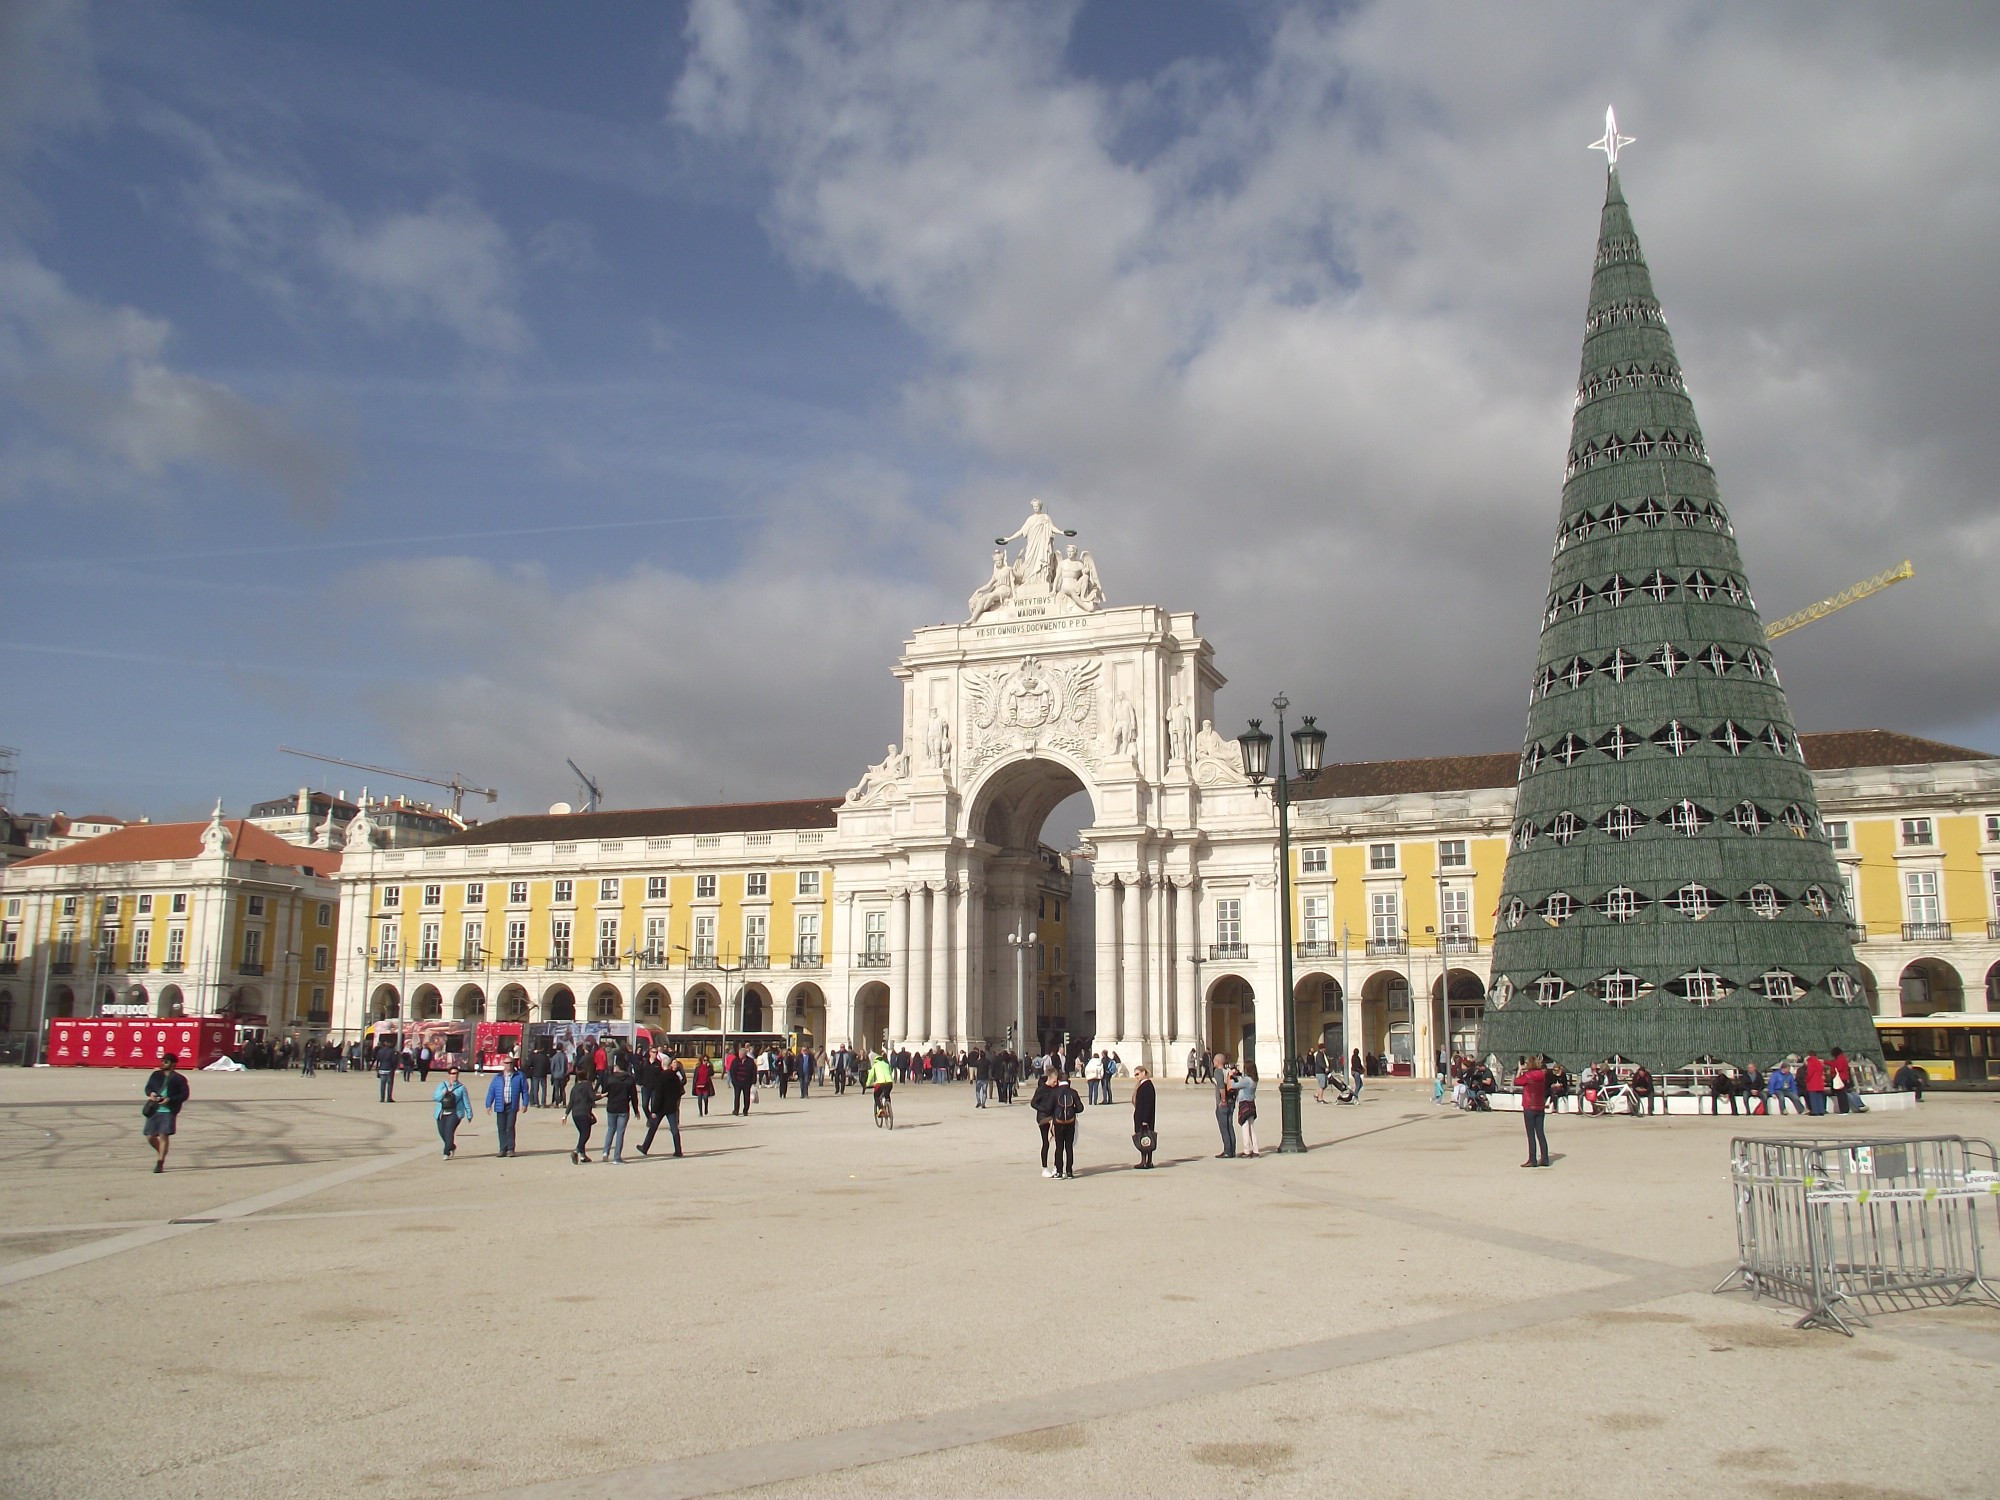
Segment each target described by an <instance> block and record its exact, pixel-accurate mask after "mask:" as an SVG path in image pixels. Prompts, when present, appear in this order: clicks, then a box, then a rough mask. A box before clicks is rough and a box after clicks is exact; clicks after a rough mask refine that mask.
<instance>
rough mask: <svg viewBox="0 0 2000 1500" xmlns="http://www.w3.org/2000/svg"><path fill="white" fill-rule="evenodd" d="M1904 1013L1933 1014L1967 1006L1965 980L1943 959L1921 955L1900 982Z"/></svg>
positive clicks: (1914, 1014) (1957, 1009) (1903, 974)
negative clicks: (1922, 956)
mask: <svg viewBox="0 0 2000 1500" xmlns="http://www.w3.org/2000/svg"><path fill="white" fill-rule="evenodd" d="M1898 983H1899V987H1900V988H1901V990H1902V998H1903V1014H1904V1015H1906V1016H1932V1015H1936V1014H1937V1013H1938V1012H1939V1011H1961V1010H1964V1009H1965V981H1964V980H1962V979H1961V978H1960V977H1959V973H1958V970H1957V969H1955V968H1953V967H1952V966H1951V965H1950V964H1948V963H1946V962H1945V961H1944V960H1943V959H1941V958H1920V959H1918V960H1916V961H1915V962H1914V963H1912V964H1909V965H1908V966H1906V967H1905V968H1904V970H1903V973H1902V978H1901V979H1900V980H1899V981H1898Z"/></svg>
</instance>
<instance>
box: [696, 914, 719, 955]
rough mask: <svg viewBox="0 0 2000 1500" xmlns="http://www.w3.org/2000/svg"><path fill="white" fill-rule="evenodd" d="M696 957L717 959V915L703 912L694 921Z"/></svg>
mask: <svg viewBox="0 0 2000 1500" xmlns="http://www.w3.org/2000/svg"><path fill="white" fill-rule="evenodd" d="M694 956H695V957H696V958H713V957H715V913H714V912H703V913H702V914H701V915H700V916H698V917H696V918H695V919H694Z"/></svg>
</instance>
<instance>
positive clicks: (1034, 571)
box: [999, 500, 1076, 594]
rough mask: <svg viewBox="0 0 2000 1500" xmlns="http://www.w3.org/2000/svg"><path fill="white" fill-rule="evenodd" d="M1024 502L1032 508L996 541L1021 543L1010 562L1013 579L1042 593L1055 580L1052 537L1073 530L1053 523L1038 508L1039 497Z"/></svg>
mask: <svg viewBox="0 0 2000 1500" xmlns="http://www.w3.org/2000/svg"><path fill="white" fill-rule="evenodd" d="M1028 503H1029V504H1030V505H1031V506H1032V507H1033V510H1032V512H1031V513H1030V515H1029V516H1028V519H1027V520H1025V521H1023V522H1022V523H1021V529H1020V530H1019V531H1017V532H1015V533H1014V534H1013V535H1012V536H1006V537H1001V538H1000V539H999V542H1000V545H1001V546H1002V547H1004V546H1006V545H1007V544H1008V543H1009V542H1019V543H1020V544H1021V555H1020V557H1019V558H1017V559H1016V560H1015V562H1014V582H1015V583H1016V584H1018V585H1020V587H1021V588H1023V589H1025V590H1027V591H1029V592H1031V593H1036V594H1046V593H1048V592H1049V591H1050V590H1051V589H1052V588H1053V587H1054V586H1055V581H1056V538H1057V537H1059V536H1074V535H1076V533H1075V532H1073V531H1064V530H1063V529H1062V528H1061V527H1059V526H1057V525H1056V523H1055V522H1054V521H1053V520H1051V519H1050V518H1049V513H1048V512H1047V511H1046V510H1044V509H1043V508H1042V502H1041V501H1039V500H1031V501H1029V502H1028Z"/></svg>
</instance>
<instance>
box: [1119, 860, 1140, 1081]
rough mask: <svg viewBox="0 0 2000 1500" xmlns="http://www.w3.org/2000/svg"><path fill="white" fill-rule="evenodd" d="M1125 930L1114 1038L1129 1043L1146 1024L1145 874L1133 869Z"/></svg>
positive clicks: (1127, 890) (1127, 888) (1128, 879)
mask: <svg viewBox="0 0 2000 1500" xmlns="http://www.w3.org/2000/svg"><path fill="white" fill-rule="evenodd" d="M1122 905H1123V906H1124V908H1125V909H1124V912H1123V917H1124V931H1122V932H1120V933H1119V934H1118V968H1119V979H1120V981H1121V993H1120V995H1119V1006H1118V1029H1117V1030H1116V1031H1115V1032H1113V1033H1112V1037H1113V1039H1114V1041H1118V1042H1128V1043H1129V1041H1130V1040H1131V1038H1132V1037H1133V1036H1134V1035H1143V1034H1144V1032H1145V1027H1146V877H1145V875H1144V874H1142V873H1140V872H1139V871H1136V870H1135V871H1134V872H1133V873H1132V874H1131V875H1130V876H1128V877H1126V880H1125V899H1124V901H1123V903H1122Z"/></svg>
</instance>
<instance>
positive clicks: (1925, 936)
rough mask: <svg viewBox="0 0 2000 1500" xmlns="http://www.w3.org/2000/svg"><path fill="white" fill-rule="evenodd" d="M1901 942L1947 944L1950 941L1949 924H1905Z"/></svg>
mask: <svg viewBox="0 0 2000 1500" xmlns="http://www.w3.org/2000/svg"><path fill="white" fill-rule="evenodd" d="M1903 941H1904V942H1906V943H1948V942H1950V941H1951V923H1949V922H1905V923H1904V924H1903Z"/></svg>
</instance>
